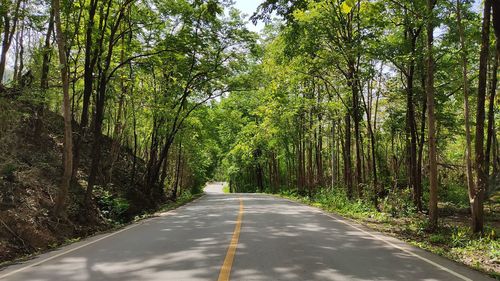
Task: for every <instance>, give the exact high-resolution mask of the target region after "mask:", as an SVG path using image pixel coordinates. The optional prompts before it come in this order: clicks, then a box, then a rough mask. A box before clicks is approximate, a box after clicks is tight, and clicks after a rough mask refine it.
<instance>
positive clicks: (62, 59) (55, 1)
mask: <svg viewBox="0 0 500 281" xmlns="http://www.w3.org/2000/svg"><path fill="white" fill-rule="evenodd" d="M52 9H53V10H54V23H55V27H56V41H57V49H58V54H59V64H60V69H61V83H62V89H63V107H62V112H63V117H64V153H63V160H64V165H63V168H64V173H63V177H62V180H61V186H60V189H59V193H58V195H57V199H56V204H55V206H54V214H55V215H56V216H60V215H61V214H62V213H63V212H64V211H65V208H66V199H67V197H68V190H69V185H70V182H71V175H72V171H73V136H72V129H71V122H72V118H71V104H70V97H69V73H68V63H67V54H66V41H65V40H66V39H65V37H64V30H63V29H62V24H61V6H60V2H59V0H52Z"/></svg>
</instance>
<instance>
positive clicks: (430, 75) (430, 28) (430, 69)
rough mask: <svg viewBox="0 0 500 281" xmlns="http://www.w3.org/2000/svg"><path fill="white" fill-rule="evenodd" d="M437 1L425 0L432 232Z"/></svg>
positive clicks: (432, 225)
mask: <svg viewBox="0 0 500 281" xmlns="http://www.w3.org/2000/svg"><path fill="white" fill-rule="evenodd" d="M435 1H437V0H427V14H428V15H430V18H429V19H428V21H427V85H426V86H427V87H426V88H427V104H428V116H429V118H428V119H429V223H430V228H431V229H432V230H434V229H436V228H437V223H438V207H437V203H438V194H437V192H438V182H437V180H438V171H437V147H436V116H435V105H434V103H435V101H434V57H433V42H434V23H433V20H434V17H433V7H434V5H435Z"/></svg>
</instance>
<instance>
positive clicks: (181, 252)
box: [0, 194, 488, 281]
mask: <svg viewBox="0 0 500 281" xmlns="http://www.w3.org/2000/svg"><path fill="white" fill-rule="evenodd" d="M240 197H241V198H243V200H244V215H243V227H242V230H241V236H240V239H239V245H238V248H237V253H236V257H235V261H234V265H233V269H232V273H231V280H242V281H247V280H266V281H267V280H269V281H278V280H297V281H303V280H426V281H427V280H428V281H430V280H459V279H458V278H457V276H454V275H452V274H450V273H449V272H447V271H444V270H442V269H439V268H437V267H436V266H434V265H432V264H430V263H428V262H425V261H423V260H422V259H418V258H416V257H415V256H412V255H411V254H409V253H406V252H404V251H401V250H399V249H397V248H394V247H392V246H390V245H388V244H386V243H384V242H383V241H381V240H379V239H377V238H375V237H373V236H370V235H369V234H367V233H365V232H363V231H360V230H359V229H356V228H353V227H351V226H349V225H346V224H344V223H341V222H339V221H337V220H335V219H332V218H330V217H327V216H326V215H324V214H323V213H322V212H320V211H319V210H316V209H314V208H309V207H306V206H302V205H297V204H295V203H292V202H288V201H285V200H279V199H276V198H274V197H270V196H266V195H248V194H246V195H240V194H231V195H224V194H210V195H207V196H205V197H203V198H202V199H201V200H199V201H197V202H195V203H193V204H190V205H188V206H185V207H182V208H180V209H178V210H176V211H174V212H171V213H169V214H168V215H165V216H161V217H157V218H154V219H151V220H147V221H144V222H142V223H141V224H140V225H139V226H136V227H134V228H131V229H128V230H126V231H123V232H121V233H118V234H116V235H115V236H113V237H110V238H107V239H104V240H101V241H99V242H96V243H95V244H92V245H89V246H86V247H83V248H80V249H78V250H75V251H74V252H71V253H68V254H66V255H63V256H60V257H58V258H55V259H53V260H51V261H50V262H47V263H43V264H41V265H39V266H36V267H32V268H29V269H26V270H25V271H23V272H20V273H18V274H15V275H12V276H11V277H9V278H7V279H5V280H9V281H14V280H26V281H28V280H29V281H49V280H54V281H58V280H60V281H77V280H78V281H80V280H81V281H87V280H93V281H94V280H95V281H99V280H119V281H129V280H153V281H154V280H162V281H164V280H217V277H218V274H219V270H220V268H221V265H222V262H223V260H224V257H225V255H226V251H227V248H228V245H229V241H230V240H231V237H232V234H233V230H234V226H235V220H236V217H237V214H238V208H239V200H238V198H240ZM426 258H429V257H428V256H426ZM430 259H432V260H434V258H430ZM35 261H36V260H35ZM434 261H435V260H434ZM443 262H444V260H443V259H440V260H439V261H438V263H439V264H443ZM444 265H445V267H447V268H451V270H452V271H458V272H460V274H465V275H466V276H468V277H469V278H470V279H471V280H488V279H487V278H485V277H483V275H481V274H479V273H476V272H473V271H471V270H469V269H466V268H464V267H460V266H458V265H456V264H453V263H451V262H444ZM1 275H2V273H1V272H0V276H1ZM2 280H3V279H2Z"/></svg>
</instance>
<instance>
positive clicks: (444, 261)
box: [258, 193, 499, 281]
mask: <svg viewBox="0 0 500 281" xmlns="http://www.w3.org/2000/svg"><path fill="white" fill-rule="evenodd" d="M258 194H261V195H266V196H269V197H273V198H276V199H281V200H284V201H287V202H290V203H292V204H294V205H298V206H302V207H306V208H309V209H312V210H314V211H315V212H317V213H320V214H322V215H324V216H327V217H328V218H330V219H332V220H334V221H336V222H338V223H342V224H345V225H347V226H349V227H350V228H353V229H355V230H357V231H360V232H363V233H365V234H367V235H368V236H369V237H367V239H376V240H378V241H380V242H382V243H384V244H386V245H387V246H389V247H392V248H395V249H397V250H399V251H401V252H403V253H405V254H408V255H411V256H412V257H414V258H417V259H419V260H421V261H424V262H426V263H428V264H431V265H432V266H434V267H436V268H438V269H440V270H443V271H446V272H448V273H449V274H451V275H453V276H455V277H456V278H457V280H464V281H480V280H499V279H496V278H494V277H492V276H490V275H489V274H488V273H486V272H483V271H479V270H477V269H475V268H473V267H470V266H468V265H466V264H463V263H460V262H458V261H455V260H452V259H449V258H447V257H445V256H441V255H438V254H435V253H432V252H431V251H428V250H426V249H423V248H420V247H417V246H414V245H411V244H409V243H408V242H406V241H404V240H401V239H400V238H398V237H396V236H392V235H390V233H385V232H381V231H378V230H376V229H372V228H370V227H369V226H367V225H364V224H363V223H361V222H359V221H357V220H354V219H351V218H347V217H344V216H342V215H340V214H337V213H334V212H329V211H326V210H324V209H321V208H319V207H315V206H311V205H308V204H305V203H302V202H299V201H295V200H293V199H289V198H285V197H282V196H280V195H277V194H267V193H258ZM477 278H481V279H477Z"/></svg>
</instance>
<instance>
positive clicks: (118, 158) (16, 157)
mask: <svg viewBox="0 0 500 281" xmlns="http://www.w3.org/2000/svg"><path fill="white" fill-rule="evenodd" d="M0 1H1V2H0V18H1V21H0V34H1V36H0V41H1V47H0V50H1V53H0V110H1V111H0V142H2V144H1V145H0V176H1V177H0V189H1V190H0V202H1V204H0V207H1V208H0V219H1V220H0V223H2V225H3V226H4V229H3V230H1V231H0V238H2V237H3V238H5V239H4V241H11V242H6V243H0V250H2V249H4V251H5V253H7V250H5V249H11V250H9V251H11V252H9V254H5V255H4V256H3V255H1V254H0V256H1V257H2V258H4V259H10V258H13V257H18V256H19V253H21V254H26V253H29V252H34V249H36V248H43V247H45V246H47V245H45V246H42V245H35V246H33V247H32V246H29V247H27V246H26V245H24V244H26V243H28V244H29V240H30V238H23V237H22V232H23V231H24V230H23V229H22V227H21V228H19V227H18V226H19V221H18V220H24V219H19V218H15V216H14V214H16V213H22V212H23V208H21V207H20V205H22V204H29V202H30V200H28V199H29V198H32V197H37V196H38V197H40V198H44V199H43V200H41V199H40V200H38V199H36V200H35V201H37V200H38V201H44V202H43V204H42V203H40V204H39V205H32V209H37V208H40V210H39V209H37V210H36V211H35V210H33V212H30V213H29V214H30V215H29V216H33V217H32V218H26V219H25V220H24V221H28V220H29V219H34V220H35V221H37V222H38V223H39V225H44V224H49V225H50V224H52V225H54V224H55V222H59V221H63V222H64V221H66V222H68V226H67V230H65V234H64V235H65V236H64V235H63V236H64V238H65V239H66V238H69V237H72V236H82V235H88V234H90V233H92V232H95V231H96V230H97V229H95V228H94V227H93V226H94V225H101V226H100V227H98V229H102V228H106V227H108V226H109V225H108V224H109V222H110V221H119V222H120V223H123V222H125V221H130V220H131V219H133V217H134V216H137V215H141V214H144V213H145V212H146V211H151V210H155V209H158V208H160V207H161V206H162V205H163V204H165V203H166V202H176V201H178V200H181V199H182V200H184V199H185V198H188V197H191V196H193V195H196V194H198V193H200V192H201V191H202V188H203V186H204V185H205V183H206V182H207V181H212V180H216V181H225V182H227V189H228V192H232V193H253V192H259V193H272V194H278V195H279V196H284V197H287V198H292V199H294V200H299V201H302V202H305V203H308V204H312V205H315V206H320V207H322V208H325V209H327V210H330V211H333V212H337V213H340V214H342V215H345V216H347V217H352V218H355V219H360V220H362V221H363V220H364V221H365V222H366V223H368V224H369V223H373V222H374V221H379V222H381V223H382V225H383V226H382V228H384V229H382V230H384V231H386V232H395V233H396V234H395V235H396V236H398V237H403V238H405V239H407V240H409V241H413V242H414V244H416V245H418V246H420V247H423V248H426V249H428V250H430V251H434V252H438V253H440V254H442V255H445V256H448V257H450V258H452V259H455V260H458V261H461V262H464V263H467V264H469V265H471V266H473V267H476V268H479V269H482V270H484V271H488V272H490V273H492V274H495V273H496V274H498V272H500V267H499V261H500V242H499V241H498V235H499V234H498V231H499V230H500V215H499V212H500V201H499V200H500V144H499V139H500V130H498V128H499V127H500V118H499V116H500V97H499V95H498V94H497V88H498V73H497V70H498V62H499V55H500V38H499V37H500V3H499V2H498V1H496V0H484V1H473V0H265V1H263V2H262V3H261V4H260V5H259V7H258V9H257V10H256V11H255V12H254V13H253V14H250V15H245V14H242V13H241V12H240V11H239V10H237V9H236V8H235V7H234V3H233V1H230V0H139V1H132V0H0ZM248 21H251V22H253V23H254V24H257V23H264V25H265V27H264V28H263V30H262V31H260V32H253V31H250V30H249V28H248V25H249V22H248ZM49 152H50V153H51V154H50V157H51V158H50V161H49V160H48V158H49V157H48V156H47V155H49ZM47 166H50V167H47ZM35 168H36V169H35ZM35 170H36V173H37V174H36V175H33V173H34V172H33V171H35ZM26 171H31V172H32V173H31V174H30V173H28V172H26ZM38 175H42V176H38ZM44 175H45V177H46V178H47V179H45V182H41V180H39V179H37V177H41V178H43V177H44ZM33 178H35V179H33ZM30 186H31V187H30ZM33 186H37V188H38V189H37V190H38V191H36V192H34V193H36V194H38V195H33V193H30V192H27V191H26V188H27V189H29V188H34V187H33ZM42 186H48V188H47V190H45V189H43V188H42ZM40 194H43V195H40ZM17 197H23V198H28V199H26V200H21V201H19V200H18V198H17ZM38 197H37V198H38ZM26 202H28V203H26ZM37 204H38V203H37ZM33 206H35V207H33ZM37 206H38V207H37ZM103 217H104V218H106V219H105V220H104V221H103ZM42 218H43V219H42ZM76 225H79V227H80V228H79V227H76ZM106 225H108V226H106ZM82 226H86V227H87V228H88V229H86V230H85V231H82V230H81V227H82ZM89 226H92V227H89ZM379 227H380V226H379ZM0 228H1V226H0ZM68 229H71V230H68ZM75 229H79V230H78V231H76V230H75ZM46 231H47V232H57V231H58V230H55V229H53V228H48V229H47V230H46ZM33 232H37V231H36V230H33ZM33 235H35V234H33ZM55 236H56V238H51V239H46V240H44V241H47V242H46V244H48V243H53V242H56V241H58V242H60V237H59V238H57V235H55ZM35 237H37V236H36V235H35ZM33 239H34V240H36V239H35V238H32V240H33ZM12 241H13V242H12ZM20 241H22V243H20ZM26 241H28V242H26ZM9 243H10V244H16V245H20V244H23V245H21V246H15V247H11V246H9V245H8V244H9ZM30 247H31V248H30ZM12 249H14V250H12ZM19 249H21V250H19ZM497 276H498V275H497Z"/></svg>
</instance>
